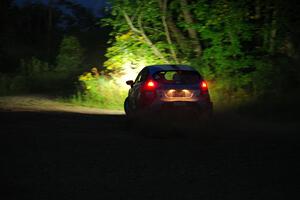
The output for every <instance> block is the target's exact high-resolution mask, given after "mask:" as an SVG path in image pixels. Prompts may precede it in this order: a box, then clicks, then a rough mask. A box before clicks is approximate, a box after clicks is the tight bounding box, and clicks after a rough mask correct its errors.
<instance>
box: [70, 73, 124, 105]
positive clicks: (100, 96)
mask: <svg viewBox="0 0 300 200" xmlns="http://www.w3.org/2000/svg"><path fill="white" fill-rule="evenodd" d="M79 83H80V90H79V91H78V94H77V95H75V96H74V97H73V102H74V103H77V104H80V105H85V106H93V107H100V108H110V109H119V110H121V109H123V102H124V100H125V97H126V94H127V90H126V89H124V88H122V87H120V85H118V84H117V83H116V82H115V81H113V80H112V79H111V78H108V77H105V76H94V75H92V73H90V72H88V73H85V74H83V75H81V76H80V77H79Z"/></svg>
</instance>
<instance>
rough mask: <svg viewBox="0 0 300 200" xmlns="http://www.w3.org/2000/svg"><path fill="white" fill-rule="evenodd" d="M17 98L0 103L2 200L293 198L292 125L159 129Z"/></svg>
mask: <svg viewBox="0 0 300 200" xmlns="http://www.w3.org/2000/svg"><path fill="white" fill-rule="evenodd" d="M11 98H13V97H11ZM18 98H20V97H18ZM34 99H35V100H36V98H34ZM23 100H24V99H23ZM23 100H22V98H20V101H19V104H22V101H23ZM26 101H28V99H27V100H24V102H26ZM5 102H6V103H5ZM13 102H18V101H17V100H14V101H11V103H7V98H6V99H3V98H2V99H0V107H1V109H0V110H1V112H0V118H1V134H0V137H1V138H0V141H1V147H3V150H2V152H3V153H4V155H3V156H1V161H2V164H1V165H2V166H4V168H2V170H1V172H2V175H1V176H2V178H1V182H2V184H3V186H2V188H3V189H4V190H2V192H1V193H0V195H1V196H2V197H1V196H0V198H1V199H38V200H42V199H105V200H106V199H122V200H123V199H128V200H135V199H136V200H144V199H145V200H146V199H153V200H156V199H163V200H168V199H170V200H175V199H178V200H185V199H191V200H200V199H220V200H224V199H230V200H233V199H237V200H246V199H249V200H250V199H251V200H257V199H262V200H264V199H298V198H299V196H298V197H297V196H295V195H298V192H299V191H300V184H299V175H300V174H299V169H300V165H299V163H300V162H299V156H300V148H299V139H300V137H299V136H298V133H297V132H298V130H299V126H300V125H299V123H298V122H293V123H287V122H286V123H278V122H276V123H275V122H259V121H251V120H250V121H249V119H241V118H240V117H238V116H235V115H232V114H222V115H221V114H220V115H217V116H216V117H215V118H214V120H212V121H209V122H207V123H205V124H204V123H199V124H198V125H195V126H193V127H192V128H190V127H188V128H187V127H184V126H185V125H182V126H181V125H180V123H179V122H177V123H176V124H175V125H174V124H173V125H170V126H167V128H165V129H163V131H161V129H158V128H160V127H156V126H153V125H152V124H150V123H149V124H148V123H147V122H144V123H143V124H139V125H135V124H129V123H128V121H127V120H126V118H125V116H124V115H123V114H122V112H119V111H113V112H112V111H105V110H97V109H87V110H85V109H83V108H78V107H73V108H72V109H65V107H64V106H63V107H64V109H61V108H60V109H57V108H58V107H59V106H57V105H56V106H54V108H52V107H51V106H50V105H52V106H53V104H51V103H49V104H48V105H47V106H44V108H45V107H48V109H41V108H40V106H38V105H39V103H38V105H37V103H36V102H34V103H32V104H31V105H28V104H26V103H25V104H26V105H27V107H26V106H25V107H26V108H24V105H19V106H16V105H15V104H17V103H13ZM67 107H68V106H67ZM161 126H162V125H161ZM151 132H156V133H157V134H155V136H153V135H151V134H145V133H151ZM166 132H167V134H166Z"/></svg>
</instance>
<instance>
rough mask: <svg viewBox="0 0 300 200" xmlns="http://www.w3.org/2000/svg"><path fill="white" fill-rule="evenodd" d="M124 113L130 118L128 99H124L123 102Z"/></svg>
mask: <svg viewBox="0 0 300 200" xmlns="http://www.w3.org/2000/svg"><path fill="white" fill-rule="evenodd" d="M124 111H125V113H126V115H127V116H130V114H131V111H130V108H129V100H128V97H126V99H125V101H124Z"/></svg>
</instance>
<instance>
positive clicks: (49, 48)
mask: <svg viewBox="0 0 300 200" xmlns="http://www.w3.org/2000/svg"><path fill="white" fill-rule="evenodd" d="M52 5H53V0H49V2H48V24H47V57H48V61H50V60H51V55H52V28H53V22H52V20H53V9H52Z"/></svg>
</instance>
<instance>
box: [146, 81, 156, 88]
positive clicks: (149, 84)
mask: <svg viewBox="0 0 300 200" xmlns="http://www.w3.org/2000/svg"><path fill="white" fill-rule="evenodd" d="M156 87H157V83H156V82H155V81H153V80H148V81H146V83H145V86H144V90H155V89H156Z"/></svg>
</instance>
